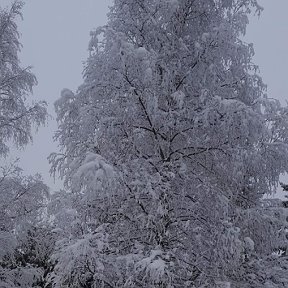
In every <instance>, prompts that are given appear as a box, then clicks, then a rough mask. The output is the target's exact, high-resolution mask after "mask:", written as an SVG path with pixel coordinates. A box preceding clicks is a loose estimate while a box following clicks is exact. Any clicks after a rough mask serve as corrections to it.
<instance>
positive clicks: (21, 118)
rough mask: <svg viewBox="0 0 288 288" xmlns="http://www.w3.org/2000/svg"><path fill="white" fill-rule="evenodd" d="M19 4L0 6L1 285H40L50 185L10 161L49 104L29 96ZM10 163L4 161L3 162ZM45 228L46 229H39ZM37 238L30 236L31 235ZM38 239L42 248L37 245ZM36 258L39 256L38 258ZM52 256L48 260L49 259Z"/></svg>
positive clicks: (30, 78)
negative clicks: (13, 150) (22, 63)
mask: <svg viewBox="0 0 288 288" xmlns="http://www.w3.org/2000/svg"><path fill="white" fill-rule="evenodd" d="M21 7H22V3H21V2H18V1H16V2H14V3H13V4H12V6H11V8H10V9H4V8H2V7H0V161H1V162H0V286H1V287H3V288H4V287H5V288H15V287H27V288H28V287H29V288H30V287H32V286H33V287H36V286H37V283H40V282H41V281H42V278H43V271H44V267H43V265H44V264H43V263H44V262H45V261H46V260H44V258H45V253H47V251H48V249H47V247H48V246H47V247H45V249H42V248H41V249H38V248H40V246H41V245H42V246H45V244H44V243H45V242H42V243H41V244H40V242H41V240H40V238H41V237H42V238H43V237H45V236H44V234H43V235H41V234H39V231H38V230H39V229H40V223H41V221H42V219H43V212H44V204H45V201H47V197H48V187H47V186H46V185H45V184H43V182H42V180H41V177H40V176H39V175H36V176H24V175H23V173H22V171H21V169H20V168H19V167H18V166H17V161H16V162H12V163H7V162H8V161H4V158H5V156H7V155H8V154H9V150H10V149H9V145H11V143H14V144H15V145H16V147H18V148H22V147H23V146H24V145H25V144H27V143H29V142H30V141H31V140H32V133H31V129H32V126H33V125H34V126H35V127H38V126H39V125H40V124H44V123H45V121H46V117H47V112H46V108H45V103H44V102H43V103H42V102H39V103H32V104H31V101H30V102H29V101H28V100H27V96H28V95H29V94H30V93H31V92H32V87H33V86H34V85H35V84H36V78H35V76H34V75H33V74H32V73H31V72H30V68H29V67H28V68H22V67H21V66H20V63H19V58H18V53H19V51H20V48H21V44H20V42H19V33H18V31H17V25H16V18H17V16H21V13H20V11H21ZM5 163H6V164H5ZM41 229H43V228H41ZM36 231H37V233H38V236H39V237H33V240H32V237H31V235H32V234H31V233H34V234H35V235H36ZM37 241H38V246H37ZM32 242H33V244H32ZM36 258H37V259H36ZM47 260H48V258H47Z"/></svg>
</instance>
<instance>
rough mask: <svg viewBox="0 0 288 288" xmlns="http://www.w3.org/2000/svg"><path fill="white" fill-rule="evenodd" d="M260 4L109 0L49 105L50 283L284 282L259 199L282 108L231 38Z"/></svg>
mask: <svg viewBox="0 0 288 288" xmlns="http://www.w3.org/2000/svg"><path fill="white" fill-rule="evenodd" d="M261 10H262V8H261V7H260V6H259V5H258V3H257V1H256V0H207V1H202V0H194V1H191V0H182V1H177V0H173V1H171V0H158V1H156V0H115V1H114V5H113V6H112V7H111V10H110V13H109V15H108V18H109V21H108V24H107V25H106V26H104V27H100V28H98V29H97V30H96V31H94V32H92V37H91V41H90V46H89V48H90V56H89V58H88V60H87V65H86V68H85V70H84V83H83V84H82V85H81V86H80V87H79V89H78V91H77V93H76V94H74V93H73V92H72V91H70V90H68V89H65V90H63V92H62V95H61V98H60V99H59V100H58V101H57V102H56V104H55V107H56V112H57V115H58V121H59V130H58V131H57V133H56V138H57V139H58V141H59V143H60V145H61V147H62V153H61V154H53V155H51V158H50V160H51V163H52V172H55V171H56V170H57V169H58V170H59V171H60V173H61V175H62V177H63V178H64V180H65V185H66V189H67V190H68V192H67V194H66V195H65V193H64V194H62V195H58V196H59V198H57V201H55V202H54V204H55V205H54V209H56V210H55V211H59V213H60V214H59V213H58V212H57V215H62V217H60V218H57V217H56V219H59V221H60V222H59V221H58V220H57V221H58V223H60V224H59V225H60V226H59V227H60V228H61V229H62V231H63V235H65V236H63V239H62V240H61V241H59V242H58V243H57V247H56V250H55V253H54V254H53V256H52V261H54V264H55V268H54V271H53V272H52V273H51V274H50V275H49V281H50V283H51V285H52V286H53V287H217V286H218V287H230V286H229V285H231V286H232V287H283V286H281V285H282V284H283V283H287V282H285V281H287V277H284V276H283V275H284V273H282V272H283V271H284V269H285V268H283V267H284V266H285V265H286V264H285V263H286V262H285V261H287V260H285V261H284V260H283V261H284V262H283V261H282V259H281V261H282V262H281V263H282V264H283V263H284V264H285V265H284V264H283V265H282V266H281V267H282V268H281V267H280V266H279V267H278V268H277V263H276V262H277V261H280V260H279V259H278V258H275V259H274V258H269V257H272V256H271V255H272V252H273V251H274V250H275V248H277V247H276V245H275V243H276V242H277V241H278V243H280V242H281V241H284V240H283V239H284V238H283V235H284V232H285V231H284V229H283V227H284V226H283V225H284V224H283V222H281V220H279V219H280V218H281V217H282V216H281V217H280V218H279V217H278V216H275V215H274V214H273V213H272V212H271V211H270V210H271V209H270V210H269V209H268V210H267V209H266V208H265V209H266V210H265V209H264V206H263V204H262V201H261V198H262V197H263V195H264V194H271V193H273V192H274V191H275V189H276V187H277V185H278V183H279V175H280V174H281V173H284V172H287V167H288V153H287V152H288V145H287V144H288V137H287V136H288V129H287V128H288V125H287V123H288V122H287V117H288V109H287V108H284V107H281V106H280V104H279V103H278V102H277V101H275V100H270V99H269V98H268V97H267V96H266V86H265V85H264V84H263V82H262V80H261V78H260V76H258V74H257V71H258V67H257V66H256V65H255V64H254V63H253V62H252V57H253V55H254V51H253V46H252V45H251V44H247V43H245V42H244V41H243V40H242V38H243V37H242V36H243V35H244V34H245V31H246V25H247V23H248V16H249V14H250V13H252V11H254V12H256V13H260V11H261ZM65 203H66V204H65ZM63 205H64V206H63ZM65 205H67V206H65ZM57 207H58V208H59V207H66V209H64V210H63V209H60V210H57ZM64 216H65V217H64ZM281 219H282V218H281ZM61 221H62V223H61ZM65 223H66V224H65ZM273 237H276V238H277V239H275V242H274V241H271V240H272V238H273ZM273 257H274V256H273ZM271 259H272V260H271ZM265 265H266V266H267V267H268V270H267V271H263V267H266V266H265ZM273 265H274V266H273ZM286 266H287V265H286ZM269 267H270V268H269ZM275 267H276V268H275ZM272 268H273V269H272ZM280 270H281V271H282V272H281V273H282V274H281V273H280V272H279V271H280ZM275 271H276V272H275ZM277 271H278V272H279V273H280V274H281V275H282V276H281V277H282V278H281V279H280V280H279V279H277V281H279V283H280V284H279V283H278V282H277V281H276V280H275V279H274V278H275V277H274V278H273V277H272V276H271V275H272V274H273V273H274V274H275V273H276V274H277V273H278V272H277ZM274 274H273V275H274ZM276 274H275V275H276ZM244 276H245V277H244ZM276 278H277V277H276ZM281 283H282V284H281ZM223 285H224V286H223ZM225 285H226V286H225ZM249 285H250V286H249ZM265 285H266V286H265ZM267 285H268V286H267ZM269 285H270V286H269ZM271 285H274V286H271ZM277 285H278V286H277ZM283 285H286V284H283Z"/></svg>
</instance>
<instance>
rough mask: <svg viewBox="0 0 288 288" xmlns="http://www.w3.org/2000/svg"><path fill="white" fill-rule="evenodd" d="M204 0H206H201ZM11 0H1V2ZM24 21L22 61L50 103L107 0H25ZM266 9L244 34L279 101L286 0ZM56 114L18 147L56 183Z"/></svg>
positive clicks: (72, 84)
mask: <svg viewBox="0 0 288 288" xmlns="http://www.w3.org/2000/svg"><path fill="white" fill-rule="evenodd" d="M204 1H205V0H204ZM9 2H11V1H10V0H0V3H1V4H2V3H3V4H6V3H9ZM25 2H26V5H25V7H24V9H23V15H24V21H22V22H19V29H20V31H21V33H22V37H21V42H22V44H23V50H22V53H21V61H22V63H23V64H24V65H33V66H34V68H33V72H34V73H35V74H36V76H37V78H38V82H39V84H38V86H37V87H35V89H34V96H35V97H36V98H37V99H44V100H46V101H47V102H48V103H49V112H50V113H51V114H52V115H53V116H54V113H53V103H54V101H55V100H56V99H57V98H58V97H59V95H60V91H61V90H62V89H63V88H70V89H71V90H75V89H76V88H77V87H78V86H79V84H81V82H82V78H81V77H82V76H81V72H82V70H83V64H82V63H83V61H84V60H85V59H86V57H87V47H88V42H89V32H90V31H91V30H92V29H93V28H96V27H97V26H99V25H103V24H105V22H106V13H107V12H108V6H109V5H111V3H112V0H26V1H25ZM259 4H260V5H262V6H263V7H264V8H265V10H264V12H263V13H262V16H261V17H260V19H258V17H254V18H253V19H251V21H250V24H249V26H248V29H247V36H246V40H247V41H248V42H252V43H254V47H255V51H256V55H255V57H254V59H255V63H257V64H258V65H259V66H260V72H261V75H262V77H263V79H264V81H265V82H266V84H268V92H269V94H270V97H272V98H278V99H280V100H281V102H284V101H285V99H286V98H287V95H288V79H287V72H286V70H287V67H288V39H287V37H288V18H287V11H288V0H277V1H273V0H259ZM56 128H57V126H56V122H55V120H51V121H50V122H49V125H48V126H47V127H45V128H42V129H40V130H39V132H38V134H37V135H35V136H34V143H33V144H32V145H29V146H28V147H27V148H26V149H25V151H24V152H21V154H20V156H21V159H22V160H21V166H22V167H23V168H24V170H25V173H28V174H34V173H36V172H39V173H41V174H42V175H43V178H44V180H45V182H46V183H47V184H48V185H49V186H50V187H51V188H52V189H57V188H59V186H60V184H59V182H58V183H56V185H55V184H54V183H53V180H52V179H51V178H50V177H49V172H48V171H49V164H48V162H47V156H48V155H49V154H50V153H51V152H53V151H55V150H56V144H55V143H53V141H52V136H53V132H54V131H55V130H56Z"/></svg>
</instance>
